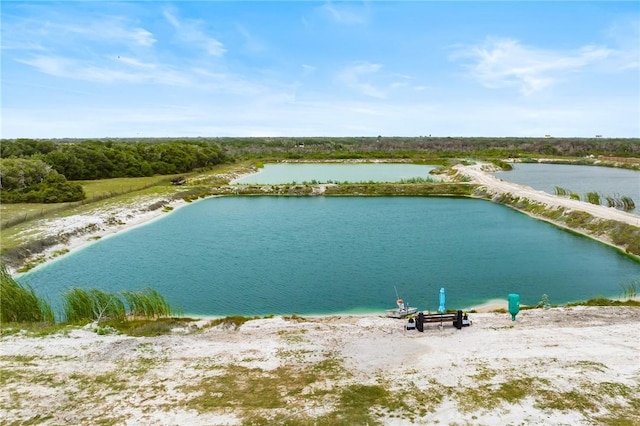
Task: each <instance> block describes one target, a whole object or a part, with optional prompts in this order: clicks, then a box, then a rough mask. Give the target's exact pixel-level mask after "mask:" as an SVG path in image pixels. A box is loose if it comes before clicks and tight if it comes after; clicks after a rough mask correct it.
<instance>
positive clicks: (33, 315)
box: [0, 264, 54, 323]
mask: <svg viewBox="0 0 640 426" xmlns="http://www.w3.org/2000/svg"><path fill="white" fill-rule="evenodd" d="M0 318H1V319H2V322H3V323H7V322H45V323H52V322H54V315H53V309H51V305H50V304H49V303H48V302H47V301H46V300H44V299H42V298H41V297H38V296H37V295H36V293H35V292H34V291H33V289H32V288H31V287H28V286H24V285H21V284H19V283H17V282H16V281H15V280H14V279H13V278H12V277H11V275H10V274H9V272H8V271H7V269H6V267H5V265H4V264H0Z"/></svg>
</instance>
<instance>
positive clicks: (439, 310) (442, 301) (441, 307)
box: [438, 287, 444, 314]
mask: <svg viewBox="0 0 640 426" xmlns="http://www.w3.org/2000/svg"><path fill="white" fill-rule="evenodd" d="M438 312H440V313H441V314H444V287H443V288H441V289H440V306H439V307H438Z"/></svg>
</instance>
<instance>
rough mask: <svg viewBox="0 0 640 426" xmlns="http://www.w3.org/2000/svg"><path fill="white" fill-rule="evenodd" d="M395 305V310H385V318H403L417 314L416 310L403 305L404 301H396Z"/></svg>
mask: <svg viewBox="0 0 640 426" xmlns="http://www.w3.org/2000/svg"><path fill="white" fill-rule="evenodd" d="M396 304H397V305H398V307H397V308H394V309H387V310H386V313H387V317H389V318H405V317H406V316H408V315H413V314H415V313H416V312H418V308H412V307H409V306H406V305H405V303H404V300H402V299H398V300H396Z"/></svg>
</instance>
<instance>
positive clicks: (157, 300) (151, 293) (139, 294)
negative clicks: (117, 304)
mask: <svg viewBox="0 0 640 426" xmlns="http://www.w3.org/2000/svg"><path fill="white" fill-rule="evenodd" d="M121 294H122V296H123V297H124V298H125V300H126V302H127V305H128V306H129V314H130V315H132V316H134V317H138V318H160V317H167V316H171V315H172V314H173V310H172V309H171V306H170V305H169V303H168V302H167V300H166V299H165V298H164V296H162V295H161V294H160V293H158V292H157V291H156V290H154V289H152V288H146V289H144V290H141V291H123V292H122V293H121Z"/></svg>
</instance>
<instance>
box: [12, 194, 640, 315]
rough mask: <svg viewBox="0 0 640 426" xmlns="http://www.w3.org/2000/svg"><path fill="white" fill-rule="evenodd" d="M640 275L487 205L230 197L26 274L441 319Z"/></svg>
mask: <svg viewBox="0 0 640 426" xmlns="http://www.w3.org/2000/svg"><path fill="white" fill-rule="evenodd" d="M638 277H640V265H639V264H638V263H635V262H633V261H631V260H630V259H629V258H627V257H625V256H623V255H621V254H619V253H618V252H617V251H615V250H613V249H611V248H609V247H606V246H604V245H602V244H599V243H596V242H594V241H592V240H589V239H587V238H582V237H577V236H575V235H573V234H570V233H567V232H563V231H560V230H559V229H557V228H555V227H553V226H551V225H549V224H546V223H543V222H539V221H536V220H533V219H531V218H529V217H528V216H525V215H523V214H520V213H517V212H514V211H512V210H510V209H508V208H506V207H504V206H500V205H496V204H492V203H490V202H488V201H481V200H470V199H451V198H419V197H370V198H367V197H335V198H331V197H314V198H311V197H300V198H294V197H282V198H279V197H223V198H210V199H205V200H202V201H199V202H196V203H193V204H191V205H189V206H186V207H184V208H181V209H178V210H176V211H174V212H172V213H170V214H168V215H167V216H164V217H163V218H161V219H159V220H156V221H154V222H151V223H149V224H146V225H144V226H141V227H138V228H134V229H132V230H130V231H128V232H124V233H121V234H117V235H115V236H113V237H111V238H107V239H104V240H101V241H99V242H97V243H95V244H93V245H91V246H89V247H87V248H85V249H83V250H80V251H78V252H75V253H71V254H69V255H68V256H65V257H63V258H61V259H59V260H58V261H55V262H53V263H50V264H46V265H44V266H43V267H41V268H37V269H35V270H33V271H31V272H29V273H27V274H25V275H23V276H21V277H19V281H20V282H28V283H30V284H31V285H32V286H33V287H34V289H35V290H36V292H37V293H38V294H39V295H45V296H46V297H48V298H49V299H50V300H51V301H52V302H53V303H54V304H59V298H60V297H59V296H60V294H61V293H62V292H63V291H64V290H65V289H67V288H69V287H70V286H78V287H85V288H100V289H104V290H108V291H120V290H125V289H126V290H136V289H141V288H144V287H147V286H151V287H153V288H155V289H156V290H158V291H159V292H160V293H162V294H163V295H165V296H166V297H167V299H168V300H169V302H170V303H171V304H172V306H174V307H178V308H180V309H182V311H183V312H184V313H187V314H195V315H230V314H242V315H266V314H291V313H298V314H314V313H316V314H317V313H338V312H382V310H383V309H385V308H390V307H393V306H394V302H395V299H396V296H395V291H394V287H395V288H397V290H398V292H399V294H400V297H403V298H404V299H405V300H407V301H408V302H409V304H411V305H412V306H417V307H418V308H420V309H424V310H426V309H430V310H436V309H437V307H438V290H439V289H440V287H444V288H445V290H446V295H447V308H463V307H468V306H470V305H474V304H478V303H482V302H484V301H486V300H489V299H494V298H503V299H506V297H507V295H508V294H509V293H519V294H520V295H521V300H522V303H523V304H536V303H537V302H538V301H539V300H540V299H541V296H542V294H544V293H546V294H548V295H549V297H550V301H551V303H554V304H555V303H564V302H567V301H574V300H585V299H588V298H591V297H595V296H598V295H604V296H618V295H620V290H621V289H620V285H621V284H622V283H626V282H630V281H632V280H635V279H638Z"/></svg>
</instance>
